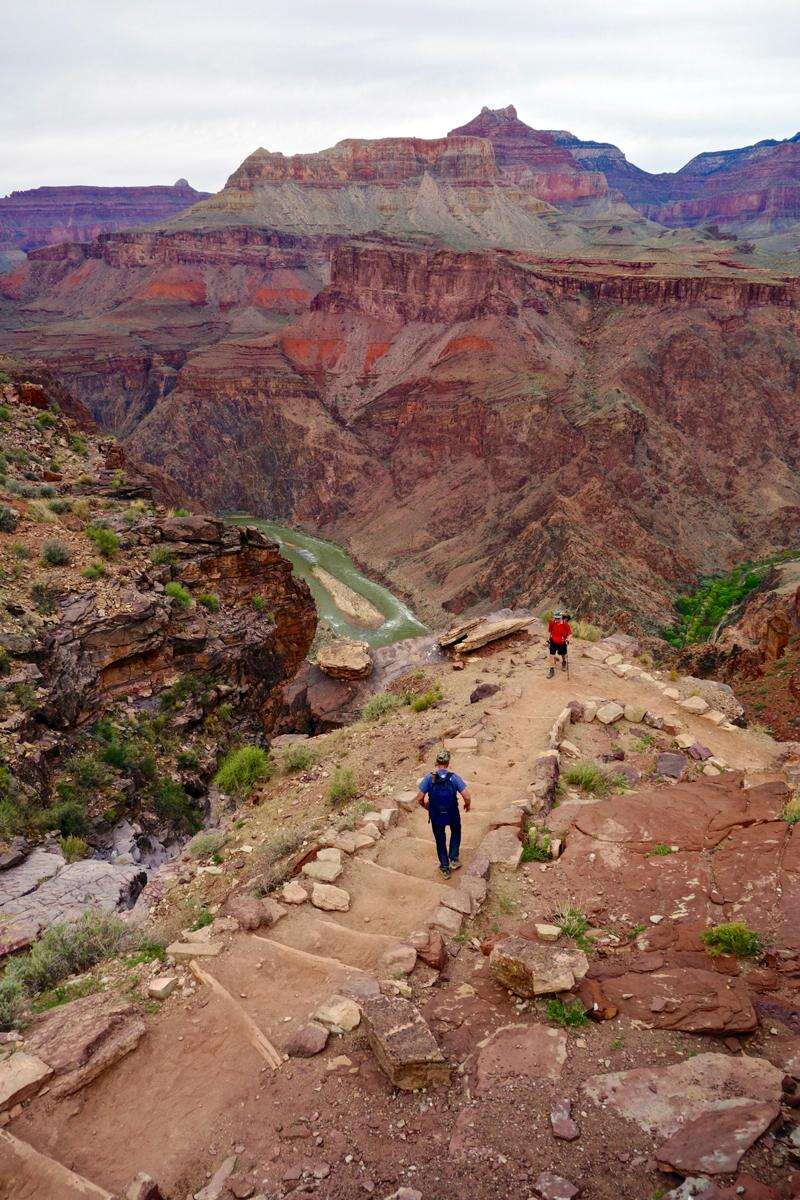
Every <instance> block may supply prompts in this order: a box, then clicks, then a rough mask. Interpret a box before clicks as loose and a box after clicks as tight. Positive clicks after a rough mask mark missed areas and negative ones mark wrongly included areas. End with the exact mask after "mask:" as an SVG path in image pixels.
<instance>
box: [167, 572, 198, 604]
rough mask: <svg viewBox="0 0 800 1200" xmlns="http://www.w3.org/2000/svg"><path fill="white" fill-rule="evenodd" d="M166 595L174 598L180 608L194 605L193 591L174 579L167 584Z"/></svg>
mask: <svg viewBox="0 0 800 1200" xmlns="http://www.w3.org/2000/svg"><path fill="white" fill-rule="evenodd" d="M164 595H165V596H169V598H170V600H174V601H175V603H176V604H177V605H179V607H180V608H183V609H187V608H191V607H192V593H191V592H188V591H187V590H186V588H185V587H183V586H182V585H181V584H180V583H178V582H177V581H176V580H174V579H173V580H171V581H170V582H169V583H168V584H166V585H165V587H164Z"/></svg>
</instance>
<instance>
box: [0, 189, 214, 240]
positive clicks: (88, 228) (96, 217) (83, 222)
mask: <svg viewBox="0 0 800 1200" xmlns="http://www.w3.org/2000/svg"><path fill="white" fill-rule="evenodd" d="M207 195H208V192H197V191H195V189H194V188H193V187H191V186H190V185H189V184H188V183H187V182H186V180H185V179H179V180H178V181H177V183H174V184H172V185H171V186H156V187H38V188H31V189H30V190H28V191H25V192H12V193H11V195H10V196H2V197H0V250H8V249H16V250H34V249H36V247H37V246H50V245H54V244H55V243H57V242H88V241H90V240H91V239H92V238H95V237H97V236H98V234H101V233H109V232H111V231H113V230H117V229H129V228H131V227H132V226H135V225H149V224H152V223H153V222H154V221H165V220H166V219H167V218H168V217H171V216H174V215H175V214H176V213H179V212H181V211H182V210H183V209H185V208H189V207H190V205H192V204H196V203H197V201H198V200H203V199H205V197H206V196H207Z"/></svg>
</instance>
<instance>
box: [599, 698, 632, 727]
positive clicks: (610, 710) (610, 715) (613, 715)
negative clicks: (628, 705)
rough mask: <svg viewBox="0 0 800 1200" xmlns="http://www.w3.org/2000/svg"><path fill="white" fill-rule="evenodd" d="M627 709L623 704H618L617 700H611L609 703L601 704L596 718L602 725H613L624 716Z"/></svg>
mask: <svg viewBox="0 0 800 1200" xmlns="http://www.w3.org/2000/svg"><path fill="white" fill-rule="evenodd" d="M624 715H625V709H624V708H623V707H622V705H621V704H617V702H616V700H611V701H609V703H607V704H601V705H600V707H599V708H598V710H597V714H596V717H595V720H597V721H599V722H600V724H601V725H613V724H614V723H615V722H616V721H619V720H621V719H622V717H624Z"/></svg>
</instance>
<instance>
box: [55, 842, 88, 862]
mask: <svg viewBox="0 0 800 1200" xmlns="http://www.w3.org/2000/svg"><path fill="white" fill-rule="evenodd" d="M59 845H60V846H61V853H62V854H63V855H64V858H65V859H66V860H67V862H68V863H71V862H78V861H79V860H80V859H82V858H88V856H89V846H88V844H87V843H86V842H85V841H84V840H83V838H81V837H74V836H72V835H71V836H70V837H62V838H61V839H60V842H59Z"/></svg>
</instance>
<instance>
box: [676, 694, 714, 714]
mask: <svg viewBox="0 0 800 1200" xmlns="http://www.w3.org/2000/svg"><path fill="white" fill-rule="evenodd" d="M678 707H679V708H682V709H684V710H685V711H686V712H688V713H694V714H695V715H696V716H700V715H701V714H702V713H706V712H708V704H707V703H706V701H705V700H704V699H703V698H702V696H687V697H686V699H685V700H679V701H678Z"/></svg>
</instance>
